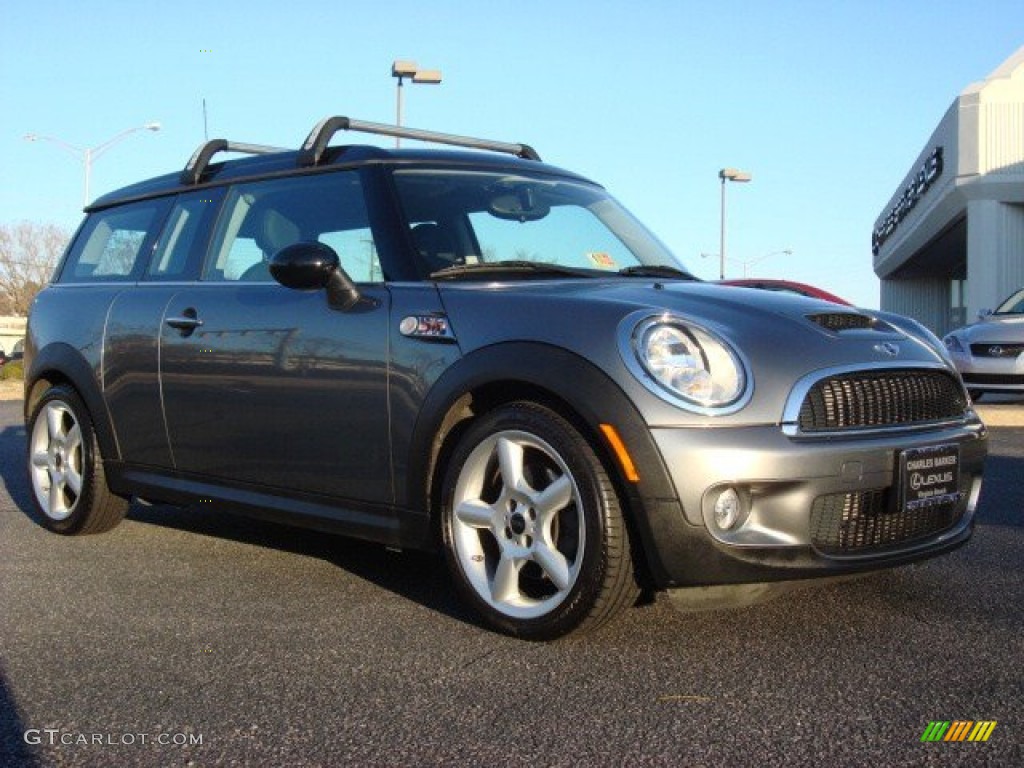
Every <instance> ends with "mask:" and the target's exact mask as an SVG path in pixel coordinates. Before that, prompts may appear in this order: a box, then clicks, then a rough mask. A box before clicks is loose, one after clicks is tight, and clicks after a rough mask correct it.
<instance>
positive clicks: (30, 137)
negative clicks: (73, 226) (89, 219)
mask: <svg viewBox="0 0 1024 768" xmlns="http://www.w3.org/2000/svg"><path fill="white" fill-rule="evenodd" d="M159 130H160V123H157V122H151V123H146V124H145V125H139V126H136V127H135V128H129V129H127V130H125V131H121V132H120V133H119V134H117V135H116V136H114V137H113V138H110V139H107V140H106V141H105V142H103V143H102V144H97V145H96V146H95V147H76V146H75V145H74V144H68V143H67V142H66V141H63V140H62V139H56V138H54V137H53V136H42V135H40V134H38V133H28V134H25V136H24V139H25V141H49V142H52V143H54V144H56V145H57V146H59V147H62V148H63V149H66V150H67V151H68V152H70V153H71V154H73V155H75V156H76V157H80V158H81V159H82V165H83V166H85V193H84V195H83V197H82V205H83V206H86V205H88V204H89V177H90V176H91V175H92V164H93V163H94V162H96V159H97V158H98V157H99V156H100V155H102V154H103V153H104V152H106V151H107V150H108V149H110V148H111V147H112V146H114V145H115V144H117V143H118V142H120V141H123V140H124V139H126V138H128V137H129V136H131V135H132V134H133V133H138V132H139V131H159Z"/></svg>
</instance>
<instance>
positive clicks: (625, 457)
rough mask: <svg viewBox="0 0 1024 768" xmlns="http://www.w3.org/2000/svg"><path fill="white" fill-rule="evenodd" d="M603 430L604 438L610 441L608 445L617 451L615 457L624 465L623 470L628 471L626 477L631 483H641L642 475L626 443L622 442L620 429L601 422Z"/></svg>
mask: <svg viewBox="0 0 1024 768" xmlns="http://www.w3.org/2000/svg"><path fill="white" fill-rule="evenodd" d="M599 426H600V427H601V432H603V433H604V439H605V440H607V441H608V445H610V446H611V447H612V450H613V451H615V457H616V458H617V459H618V460H619V464H621V465H622V471H623V472H625V473H626V479H627V480H629V482H631V483H639V482H640V475H639V474H637V471H636V464H634V463H633V459H632V458H631V457H630V455H629V451H627V450H626V446H625V444H624V443H623V442H622V438H621V437H619V433H618V431H617V430H616V429H615V427H613V426H612V425H611V424H601V425H599Z"/></svg>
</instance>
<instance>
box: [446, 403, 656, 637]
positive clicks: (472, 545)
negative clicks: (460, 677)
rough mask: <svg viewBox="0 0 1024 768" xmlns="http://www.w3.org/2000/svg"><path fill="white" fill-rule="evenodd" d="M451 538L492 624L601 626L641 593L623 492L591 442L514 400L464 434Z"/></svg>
mask: <svg viewBox="0 0 1024 768" xmlns="http://www.w3.org/2000/svg"><path fill="white" fill-rule="evenodd" d="M443 500H444V504H443V512H442V514H443V517H442V535H443V539H444V547H445V554H446V556H447V559H448V564H449V569H450V571H451V573H452V576H453V578H454V580H455V583H456V586H457V588H458V589H459V591H460V593H461V594H462V595H463V597H464V598H465V599H466V600H467V601H468V602H469V603H471V604H472V605H473V606H474V607H475V608H476V609H477V611H478V612H479V613H480V614H481V616H483V618H484V619H485V620H486V621H487V622H488V623H490V624H491V625H492V626H494V627H496V628H498V629H500V630H502V631H504V632H507V633H508V634H511V635H515V636H517V637H522V638H524V639H529V640H551V639H554V638H557V637H560V636H563V635H566V634H569V633H571V632H583V631H587V630H591V629H594V628H596V627H597V626H600V625H601V624H603V623H604V622H605V621H607V620H608V619H610V618H611V617H613V616H614V615H616V614H618V613H620V612H621V611H622V610H623V609H625V608H626V607H627V606H628V605H630V604H631V603H632V602H634V601H635V600H636V598H637V596H638V594H639V589H638V587H637V584H636V580H635V577H634V570H633V561H632V555H631V551H630V542H629V535H628V532H627V529H626V525H625V522H624V520H623V516H622V511H621V508H620V505H619V500H618V496H617V494H616V492H615V489H614V487H613V486H612V483H611V481H610V479H609V478H608V475H607V472H606V471H605V468H604V466H603V465H602V463H601V461H600V460H599V459H598V457H597V455H596V454H595V452H594V450H593V448H592V447H591V446H590V444H589V443H588V442H587V441H586V439H585V438H584V437H583V436H582V435H581V434H580V433H579V432H578V431H577V430H576V429H575V428H574V427H573V426H572V425H571V424H569V423H568V422H567V421H565V420H564V419H563V418H561V417H560V416H559V415H558V414H556V413H554V412H553V411H551V410H549V409H547V408H544V407H542V406H540V405H536V404H534V403H525V402H524V403H513V404H510V405H506V406H503V407H501V408H498V409H496V410H495V411H492V412H490V413H488V414H486V415H484V416H482V417H481V418H480V419H479V420H478V421H477V422H476V423H475V424H473V425H472V426H471V427H470V428H469V430H468V431H467V432H466V434H465V435H464V436H463V437H462V439H461V440H460V441H459V443H458V445H457V447H456V448H455V451H454V453H453V454H452V458H451V462H450V463H449V465H448V471H447V473H446V477H445V482H444V490H443Z"/></svg>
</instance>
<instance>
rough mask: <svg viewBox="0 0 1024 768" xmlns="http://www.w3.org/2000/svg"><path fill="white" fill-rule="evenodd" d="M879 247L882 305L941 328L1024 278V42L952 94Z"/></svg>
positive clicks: (891, 208) (876, 235)
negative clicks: (989, 71)
mask: <svg viewBox="0 0 1024 768" xmlns="http://www.w3.org/2000/svg"><path fill="white" fill-rule="evenodd" d="M871 249H872V252H873V254H874V269H875V274H876V275H878V277H879V279H880V280H881V285H882V287H881V307H882V309H885V310H889V311H892V312H898V313H900V314H904V315H910V316H911V317H914V318H916V319H918V320H920V321H921V322H922V323H924V324H925V325H926V326H928V327H929V328H931V329H932V330H933V331H935V332H937V333H939V334H940V335H941V334H944V333H946V332H947V331H950V330H952V329H953V328H956V327H957V326H959V325H963V324H964V323H966V322H970V321H973V320H974V319H975V318H976V316H977V314H978V312H979V311H980V310H983V309H993V308H994V307H995V306H996V305H997V304H998V303H999V302H1000V301H1002V300H1003V299H1005V298H1006V297H1007V296H1009V295H1010V293H1012V292H1013V291H1014V290H1016V289H1017V288H1020V287H1022V286H1024V47H1022V48H1020V49H1019V50H1018V51H1017V52H1016V53H1014V54H1013V56H1011V57H1010V58H1009V59H1007V60H1006V61H1005V62H1004V63H1003V64H1002V65H1001V66H1000V67H999V68H998V69H996V70H995V71H994V72H993V73H992V74H991V75H989V76H988V77H987V78H985V80H983V81H981V82H978V83H974V84H972V85H970V86H968V87H967V88H966V89H965V90H964V91H963V92H962V93H961V94H960V95H959V96H958V97H957V98H956V99H955V100H954V101H953V104H952V105H951V106H950V108H949V110H948V111H947V112H946V114H945V116H944V117H943V118H942V121H941V122H940V123H939V124H938V126H937V127H936V128H935V130H934V132H933V133H932V135H931V137H930V138H929V139H928V141H927V142H926V143H925V145H924V147H923V148H922V149H921V152H920V154H919V155H918V156H917V159H916V160H914V162H913V163H911V166H910V171H909V172H908V173H907V175H906V177H905V178H904V179H903V181H902V183H901V184H900V185H899V186H898V187H897V189H896V191H895V193H894V194H893V196H892V198H891V199H890V200H889V202H888V203H887V204H886V205H885V207H884V208H883V209H882V212H881V213H880V214H879V216H878V219H877V220H876V221H875V225H874V228H873V230H872V234H871Z"/></svg>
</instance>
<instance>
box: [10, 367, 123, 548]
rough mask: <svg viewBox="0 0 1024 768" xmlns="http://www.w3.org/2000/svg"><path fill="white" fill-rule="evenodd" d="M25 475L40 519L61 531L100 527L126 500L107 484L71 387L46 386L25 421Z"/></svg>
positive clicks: (116, 517)
mask: <svg viewBox="0 0 1024 768" xmlns="http://www.w3.org/2000/svg"><path fill="white" fill-rule="evenodd" d="M28 475H29V483H30V484H31V486H32V500H33V501H34V502H35V505H36V509H37V510H38V511H39V512H40V514H41V516H42V520H43V524H44V525H45V526H46V527H47V528H49V529H50V530H51V531H55V532H57V533H63V534H80V533H101V532H103V531H107V530H110V529H111V528H113V527H114V526H115V525H117V524H118V523H119V522H121V520H122V519H123V518H124V515H125V512H126V511H127V509H128V502H127V501H125V500H124V499H122V498H120V497H118V496H115V495H114V494H112V493H111V492H110V490H109V489H108V488H107V481H106V475H105V474H104V472H103V461H102V458H101V456H100V452H99V446H98V445H97V443H96V433H95V431H94V430H93V426H92V420H91V419H90V418H89V412H88V410H87V409H86V407H85V404H84V403H83V402H82V399H81V398H80V397H79V396H78V393H77V392H75V390H73V389H71V388H70V387H67V386H56V387H51V388H50V389H48V390H47V391H46V392H45V393H44V394H43V396H42V398H40V400H39V402H38V403H37V404H36V406H35V408H33V410H32V416H31V417H30V418H29V422H28Z"/></svg>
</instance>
